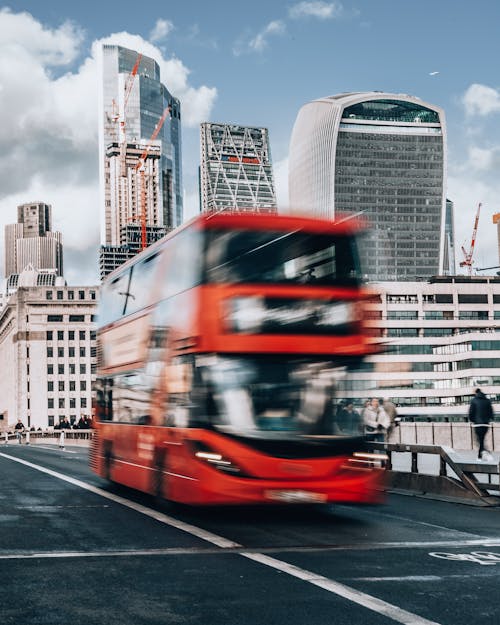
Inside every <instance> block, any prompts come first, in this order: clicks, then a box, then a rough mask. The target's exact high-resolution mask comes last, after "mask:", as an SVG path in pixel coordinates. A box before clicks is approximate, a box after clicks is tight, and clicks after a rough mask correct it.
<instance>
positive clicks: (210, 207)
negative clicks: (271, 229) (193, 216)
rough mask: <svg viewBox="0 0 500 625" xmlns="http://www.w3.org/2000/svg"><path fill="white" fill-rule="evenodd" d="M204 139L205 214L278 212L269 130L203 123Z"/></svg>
mask: <svg viewBox="0 0 500 625" xmlns="http://www.w3.org/2000/svg"><path fill="white" fill-rule="evenodd" d="M200 139H201V141H200V147H201V166H200V196H201V198H200V204H201V210H202V211H203V212H220V211H258V212H260V211H262V212H276V210H277V206H276V191H275V187H274V176H273V169H272V163H271V150H270V147H269V134H268V130H267V128H254V127H249V126H238V125H234V124H212V123H203V124H201V138H200Z"/></svg>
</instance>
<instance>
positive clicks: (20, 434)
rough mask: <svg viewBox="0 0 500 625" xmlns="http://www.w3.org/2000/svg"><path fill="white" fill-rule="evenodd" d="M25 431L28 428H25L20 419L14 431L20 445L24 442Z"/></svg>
mask: <svg viewBox="0 0 500 625" xmlns="http://www.w3.org/2000/svg"><path fill="white" fill-rule="evenodd" d="M25 429H26V428H25V427H24V423H23V422H22V421H21V419H18V420H17V423H16V425H15V426H14V430H15V432H16V436H17V441H18V443H19V444H20V445H21V444H22V441H23V432H24V431H25Z"/></svg>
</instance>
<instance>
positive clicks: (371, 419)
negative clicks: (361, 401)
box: [363, 397, 391, 443]
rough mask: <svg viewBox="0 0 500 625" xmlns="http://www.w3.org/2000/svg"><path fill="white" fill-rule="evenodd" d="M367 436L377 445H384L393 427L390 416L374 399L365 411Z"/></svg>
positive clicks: (364, 421) (364, 418)
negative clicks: (389, 430) (388, 431)
mask: <svg viewBox="0 0 500 625" xmlns="http://www.w3.org/2000/svg"><path fill="white" fill-rule="evenodd" d="M363 423H364V427H365V434H367V435H368V437H369V438H370V440H372V441H374V442H376V443H383V442H384V440H385V437H386V434H387V430H388V429H389V427H390V425H391V421H390V419H389V416H388V414H387V413H386V411H385V410H384V408H383V407H382V406H381V405H380V402H379V400H378V399H377V398H376V397H374V398H373V399H372V400H371V401H370V402H369V403H368V405H366V406H365V408H364V410H363Z"/></svg>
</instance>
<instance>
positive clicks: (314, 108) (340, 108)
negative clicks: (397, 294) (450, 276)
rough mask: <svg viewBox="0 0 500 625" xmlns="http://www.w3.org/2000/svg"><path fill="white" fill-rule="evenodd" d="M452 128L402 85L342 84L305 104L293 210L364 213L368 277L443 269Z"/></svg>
mask: <svg viewBox="0 0 500 625" xmlns="http://www.w3.org/2000/svg"><path fill="white" fill-rule="evenodd" d="M445 174H446V128H445V121H444V113H443V111H442V109H440V108H439V107H436V106H433V105H430V104H426V103H424V102H422V101H421V100H420V99H418V98H415V97H412V96H408V95H401V94H398V95H396V94H391V93H382V92H370V93H345V94H340V95H336V96H330V97H326V98H321V99H319V100H315V101H314V102H310V103H308V104H306V105H305V106H303V107H302V109H301V110H300V111H299V114H298V116H297V119H296V122H295V125H294V128H293V133H292V138H291V144H290V153H289V200H290V211H292V212H296V213H300V212H306V213H312V214H315V215H318V216H321V217H325V218H334V217H335V215H337V214H339V213H340V214H345V213H350V214H362V215H363V217H364V218H365V219H366V220H367V221H368V223H369V224H370V226H371V229H370V230H369V232H368V233H367V234H366V236H365V237H364V238H363V240H362V241H361V244H360V254H361V261H362V267H363V272H364V274H365V276H366V278H367V279H369V280H375V281H383V280H412V279H418V278H425V277H430V276H433V275H436V274H439V273H442V271H443V257H444V242H445V232H444V224H445Z"/></svg>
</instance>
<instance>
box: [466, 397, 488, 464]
mask: <svg viewBox="0 0 500 625" xmlns="http://www.w3.org/2000/svg"><path fill="white" fill-rule="evenodd" d="M492 419H493V407H492V405H491V401H490V400H489V399H488V398H487V397H486V395H485V394H484V393H483V392H482V391H481V389H480V388H477V389H476V392H475V394H474V397H473V398H472V401H471V403H470V407H469V421H470V422H471V423H472V427H473V428H474V432H475V434H476V439H477V443H478V446H479V450H478V454H477V458H478V460H491V459H492V455H491V453H490V452H489V451H488V450H487V449H486V448H485V446H484V439H485V437H486V434H487V432H488V428H489V427H490V421H491V420H492Z"/></svg>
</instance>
